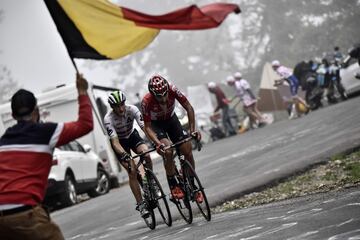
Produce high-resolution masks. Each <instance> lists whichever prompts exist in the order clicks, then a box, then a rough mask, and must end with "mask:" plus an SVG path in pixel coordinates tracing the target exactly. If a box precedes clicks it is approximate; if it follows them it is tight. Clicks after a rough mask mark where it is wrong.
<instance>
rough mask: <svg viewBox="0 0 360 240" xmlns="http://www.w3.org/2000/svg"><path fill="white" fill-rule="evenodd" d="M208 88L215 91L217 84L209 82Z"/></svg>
mask: <svg viewBox="0 0 360 240" xmlns="http://www.w3.org/2000/svg"><path fill="white" fill-rule="evenodd" d="M207 86H208V88H209V89H214V88H215V87H216V83H214V82H209V83H208V85H207Z"/></svg>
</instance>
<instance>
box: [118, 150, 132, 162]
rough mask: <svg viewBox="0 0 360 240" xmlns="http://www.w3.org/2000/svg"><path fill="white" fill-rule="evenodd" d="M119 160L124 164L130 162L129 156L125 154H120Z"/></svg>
mask: <svg viewBox="0 0 360 240" xmlns="http://www.w3.org/2000/svg"><path fill="white" fill-rule="evenodd" d="M120 160H121V161H125V162H129V161H130V160H131V155H130V154H128V153H127V152H122V153H121V154H120Z"/></svg>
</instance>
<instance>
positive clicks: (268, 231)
mask: <svg viewBox="0 0 360 240" xmlns="http://www.w3.org/2000/svg"><path fill="white" fill-rule="evenodd" d="M296 224H297V222H292V223H285V224H283V225H281V226H279V227H276V228H273V229H269V230H267V231H265V232H262V233H259V234H256V235H254V236H251V237H247V238H241V239H240V240H250V239H255V238H264V239H266V238H265V236H266V235H269V234H273V233H276V232H279V231H282V230H284V229H287V228H291V227H293V226H295V225H296Z"/></svg>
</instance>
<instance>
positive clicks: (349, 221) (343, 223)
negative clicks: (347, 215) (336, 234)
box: [336, 218, 354, 227]
mask: <svg viewBox="0 0 360 240" xmlns="http://www.w3.org/2000/svg"><path fill="white" fill-rule="evenodd" d="M352 221H354V219H353V218H351V219H349V220H347V221H345V222H342V223H339V224H338V225H336V226H337V227H341V226H343V225H346V224H348V223H351V222H352Z"/></svg>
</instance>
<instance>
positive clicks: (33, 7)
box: [0, 0, 115, 92]
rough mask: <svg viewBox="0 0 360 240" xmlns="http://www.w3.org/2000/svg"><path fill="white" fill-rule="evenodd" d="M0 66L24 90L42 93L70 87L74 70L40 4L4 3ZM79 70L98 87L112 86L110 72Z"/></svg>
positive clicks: (38, 1)
mask: <svg viewBox="0 0 360 240" xmlns="http://www.w3.org/2000/svg"><path fill="white" fill-rule="evenodd" d="M0 9H2V10H3V12H4V14H3V19H2V22H1V23H0V33H1V37H0V64H4V65H6V66H7V67H8V68H9V69H10V71H11V73H12V76H13V78H14V80H16V81H17V82H18V83H19V84H20V85H21V87H23V88H26V89H29V90H32V91H34V92H40V91H42V90H44V89H46V88H49V87H51V86H56V85H59V84H62V83H71V82H74V81H75V80H74V79H75V70H74V68H73V65H72V63H71V61H70V58H69V57H68V54H67V50H66V48H65V45H64V44H63V42H62V39H61V37H60V35H59V34H58V32H57V29H56V27H55V24H54V22H53V20H52V19H51V17H50V14H49V12H48V10H47V8H46V6H45V3H44V2H43V1H41V0H34V1H29V0H23V1H19V0H1V1H0ZM81 61H82V60H78V61H77V63H78V64H77V65H78V68H79V70H80V72H82V73H83V74H84V75H85V77H86V78H87V79H88V80H89V81H91V82H93V83H95V84H99V85H105V86H110V80H111V79H113V78H114V77H115V75H114V73H113V72H112V71H111V69H102V68H100V67H98V68H97V69H95V70H94V71H90V70H88V69H86V68H84V67H82V66H81Z"/></svg>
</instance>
